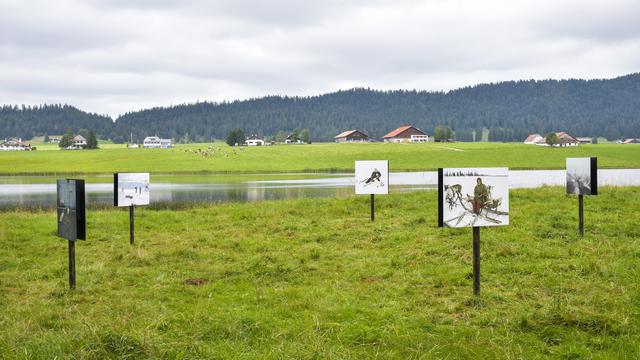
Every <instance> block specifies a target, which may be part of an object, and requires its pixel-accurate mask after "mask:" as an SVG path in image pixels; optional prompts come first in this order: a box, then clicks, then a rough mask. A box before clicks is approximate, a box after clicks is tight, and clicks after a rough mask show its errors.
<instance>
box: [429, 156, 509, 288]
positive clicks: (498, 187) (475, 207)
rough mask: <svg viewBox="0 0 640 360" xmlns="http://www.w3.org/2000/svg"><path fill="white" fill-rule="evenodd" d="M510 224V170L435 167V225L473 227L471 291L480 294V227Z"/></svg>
mask: <svg viewBox="0 0 640 360" xmlns="http://www.w3.org/2000/svg"><path fill="white" fill-rule="evenodd" d="M505 225H509V169H507V168H448V169H446V168H440V169H438V226H439V227H452V228H462V227H471V228H472V229H473V230H472V232H473V294H474V295H477V296H479V295H480V228H481V227H485V226H505Z"/></svg>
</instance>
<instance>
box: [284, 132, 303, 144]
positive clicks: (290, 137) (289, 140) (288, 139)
mask: <svg viewBox="0 0 640 360" xmlns="http://www.w3.org/2000/svg"><path fill="white" fill-rule="evenodd" d="M284 143H285V144H304V143H303V142H302V140H300V139H296V140H295V141H294V140H293V134H289V135H287V137H286V138H284Z"/></svg>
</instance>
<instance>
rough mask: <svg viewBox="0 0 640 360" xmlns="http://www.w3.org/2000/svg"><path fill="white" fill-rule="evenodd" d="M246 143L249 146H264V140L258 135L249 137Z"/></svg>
mask: <svg viewBox="0 0 640 360" xmlns="http://www.w3.org/2000/svg"><path fill="white" fill-rule="evenodd" d="M245 143H246V144H247V146H264V140H263V139H261V138H260V137H259V136H258V135H256V134H253V135H251V136H249V137H248V138H247V140H246V141H245Z"/></svg>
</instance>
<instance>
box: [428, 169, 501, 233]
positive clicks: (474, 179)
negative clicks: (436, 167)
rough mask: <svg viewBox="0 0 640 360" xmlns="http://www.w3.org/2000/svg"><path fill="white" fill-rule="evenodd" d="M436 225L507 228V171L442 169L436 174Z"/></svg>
mask: <svg viewBox="0 0 640 360" xmlns="http://www.w3.org/2000/svg"><path fill="white" fill-rule="evenodd" d="M439 179H440V181H439V182H440V183H439V185H438V186H439V190H438V191H439V196H438V199H439V201H440V204H439V206H438V208H439V211H440V214H439V215H438V218H439V223H440V224H439V225H440V226H446V227H476V226H478V227H480V226H504V225H509V170H508V169H507V168H445V169H441V171H440V174H439Z"/></svg>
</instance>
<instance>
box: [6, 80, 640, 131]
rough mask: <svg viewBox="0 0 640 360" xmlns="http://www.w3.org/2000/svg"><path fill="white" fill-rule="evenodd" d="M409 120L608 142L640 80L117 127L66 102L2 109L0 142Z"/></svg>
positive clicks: (237, 106) (638, 119) (259, 104)
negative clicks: (82, 133) (80, 133)
mask: <svg viewBox="0 0 640 360" xmlns="http://www.w3.org/2000/svg"><path fill="white" fill-rule="evenodd" d="M405 124H412V125H415V126H417V127H418V128H420V129H422V130H423V131H425V132H426V133H428V134H433V131H434V128H435V127H436V126H437V125H445V126H447V127H449V128H451V129H453V130H454V132H455V134H454V136H455V140H458V141H473V140H474V134H475V135H476V136H475V138H476V140H477V141H480V137H481V136H480V134H482V129H483V128H487V129H489V130H490V131H489V140H490V141H522V140H523V139H524V138H525V137H526V135H527V134H529V133H533V132H537V133H540V134H543V135H544V134H545V133H548V132H551V131H566V132H568V133H570V134H572V135H574V136H604V137H606V138H607V139H618V138H621V137H640V74H632V75H627V76H623V77H619V78H615V79H610V80H559V81H558V80H542V81H535V80H528V81H508V82H501V83H497V84H483V85H477V86H472V87H465V88H461V89H458V90H453V91H450V92H446V93H445V92H427V91H415V90H397V91H376V90H370V89H352V90H346V91H338V92H335V93H330V94H325V95H320V96H312V97H287V96H268V97H263V98H257V99H249V100H243V101H233V102H222V103H214V102H200V103H194V104H183V105H176V106H171V107H158V108H152V109H147V110H142V111H136V112H131V113H127V114H124V115H122V116H120V117H119V118H117V119H116V120H115V122H114V121H112V119H110V118H109V117H107V116H104V115H98V114H90V113H85V112H82V111H80V110H78V109H76V108H74V107H72V106H68V105H43V106H37V107H22V106H20V107H19V106H4V107H2V108H0V138H3V137H10V136H19V137H23V138H30V137H33V136H37V135H43V134H63V133H64V132H65V131H66V130H67V129H68V128H72V129H74V130H76V129H79V128H87V129H92V130H93V131H95V132H96V133H97V134H98V135H99V137H101V138H104V139H111V140H114V141H115V142H125V141H129V138H130V137H131V135H132V137H133V141H134V142H140V141H141V140H142V139H143V138H144V137H145V136H148V135H155V134H157V135H159V136H162V137H168V138H173V139H174V140H176V141H178V142H180V141H211V140H212V139H214V138H215V139H225V138H226V137H227V134H228V133H229V131H232V130H234V129H238V128H241V129H243V130H244V132H245V134H254V133H255V134H258V135H261V136H269V135H275V134H276V133H278V132H279V131H291V130H293V129H295V128H299V129H302V128H304V129H309V130H310V134H311V140H313V141H327V140H332V139H333V136H335V135H337V134H338V133H340V132H342V131H344V130H350V129H360V130H362V131H364V132H366V133H368V134H369V136H371V137H373V138H377V139H379V138H380V137H382V136H383V135H384V134H386V133H387V132H389V131H391V130H393V129H395V128H396V127H398V126H401V125H405Z"/></svg>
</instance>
